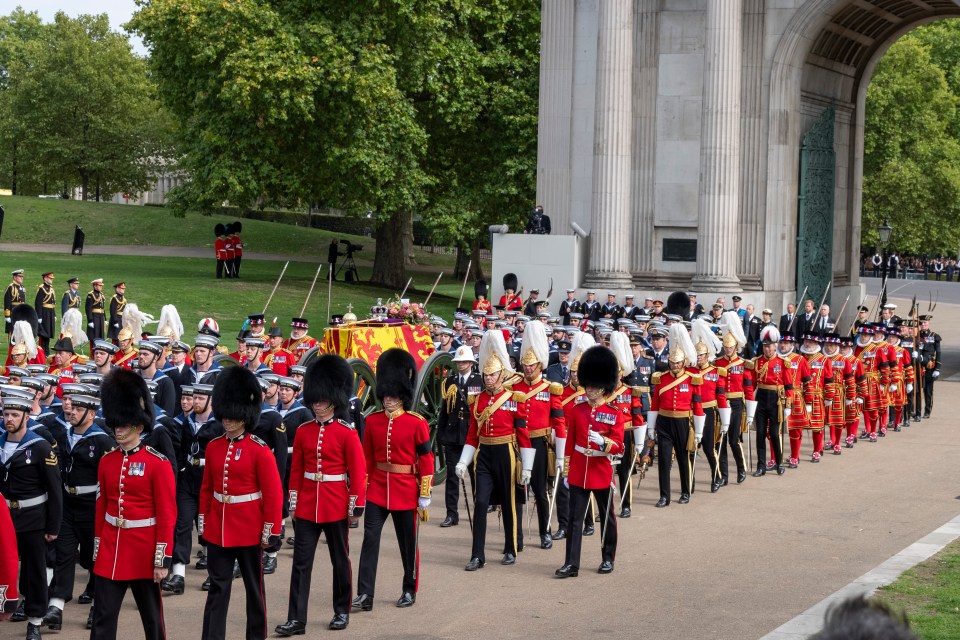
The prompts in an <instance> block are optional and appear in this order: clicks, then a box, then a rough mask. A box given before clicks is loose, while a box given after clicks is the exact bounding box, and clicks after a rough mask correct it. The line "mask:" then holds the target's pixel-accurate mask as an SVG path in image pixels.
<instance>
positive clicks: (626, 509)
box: [620, 507, 631, 518]
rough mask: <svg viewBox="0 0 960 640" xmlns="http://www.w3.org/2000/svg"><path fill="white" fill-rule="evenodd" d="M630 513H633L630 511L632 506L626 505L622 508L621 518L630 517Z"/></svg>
mask: <svg viewBox="0 0 960 640" xmlns="http://www.w3.org/2000/svg"><path fill="white" fill-rule="evenodd" d="M630 513H631V512H630V507H624V508H623V509H620V517H621V518H629V517H630Z"/></svg>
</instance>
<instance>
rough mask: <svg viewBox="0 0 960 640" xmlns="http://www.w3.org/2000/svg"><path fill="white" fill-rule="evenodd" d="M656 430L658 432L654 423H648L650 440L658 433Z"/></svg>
mask: <svg viewBox="0 0 960 640" xmlns="http://www.w3.org/2000/svg"><path fill="white" fill-rule="evenodd" d="M655 432H656V429H654V428H653V425H650V424H648V425H647V438H649V439H650V440H653V438H654V436H655V435H656V433H655Z"/></svg>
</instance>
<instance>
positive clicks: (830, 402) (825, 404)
mask: <svg viewBox="0 0 960 640" xmlns="http://www.w3.org/2000/svg"><path fill="white" fill-rule="evenodd" d="M823 406H825V407H832V406H833V400H827V401H826V402H824V403H823Z"/></svg>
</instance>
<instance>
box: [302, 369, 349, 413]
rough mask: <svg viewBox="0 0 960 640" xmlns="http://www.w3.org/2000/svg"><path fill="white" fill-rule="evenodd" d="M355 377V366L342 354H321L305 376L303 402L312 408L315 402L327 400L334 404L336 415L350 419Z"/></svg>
mask: <svg viewBox="0 0 960 640" xmlns="http://www.w3.org/2000/svg"><path fill="white" fill-rule="evenodd" d="M353 377H354V376H353V368H351V367H350V365H349V364H348V363H347V361H346V360H344V359H343V358H341V357H340V356H338V355H334V354H332V353H327V354H324V355H322V356H320V357H319V358H317V359H316V360H314V361H313V362H311V363H310V366H308V367H307V372H306V373H305V374H304V376H303V403H304V404H305V405H307V407H308V408H309V409H311V410H312V409H313V405H314V404H316V403H318V402H324V401H327V402H329V403H330V404H332V405H333V406H334V408H335V409H334V415H336V416H337V417H338V418H342V419H344V420H347V421H350V420H351V417H350V398H351V396H353Z"/></svg>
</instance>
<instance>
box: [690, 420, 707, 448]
mask: <svg viewBox="0 0 960 640" xmlns="http://www.w3.org/2000/svg"><path fill="white" fill-rule="evenodd" d="M706 423H707V416H693V435H694V437H695V438H696V439H697V444H700V441H701V440H703V427H704V425H706Z"/></svg>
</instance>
